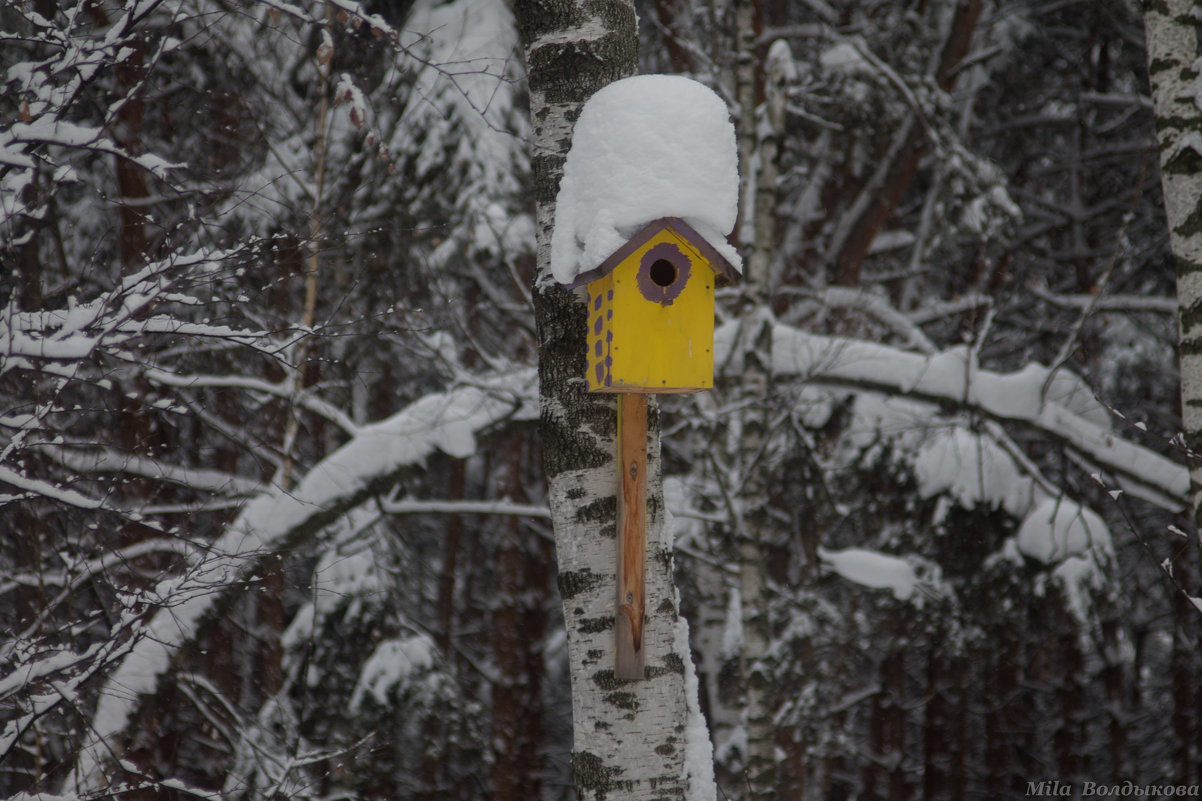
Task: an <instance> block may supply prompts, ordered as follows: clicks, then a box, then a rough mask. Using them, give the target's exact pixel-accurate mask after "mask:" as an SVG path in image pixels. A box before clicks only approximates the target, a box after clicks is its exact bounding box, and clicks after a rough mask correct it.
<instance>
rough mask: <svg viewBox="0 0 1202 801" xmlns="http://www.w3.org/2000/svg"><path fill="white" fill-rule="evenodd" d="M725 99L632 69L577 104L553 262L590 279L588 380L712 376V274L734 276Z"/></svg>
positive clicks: (666, 386)
mask: <svg viewBox="0 0 1202 801" xmlns="http://www.w3.org/2000/svg"><path fill="white" fill-rule="evenodd" d="M738 198H739V174H738V155H737V148H736V145H735V134H734V126H733V125H731V122H730V118H729V113H728V111H727V108H726V104H725V103H724V102H723V101H722V99H721V98H719V97H718V96H717V95H716V94H714V92H713V91H711V90H710V89H709V88H707V87H706V86H704V85H703V84H700V83H698V82H696V81H693V80H691V79H688V78H683V77H680V76H672V75H641V76H636V77H633V78H627V79H625V80H621V81H617V82H615V83H612V84H609V85H608V86H606V87H605V88H603V89H601V90H600V91H599V92H597V93H596V94H595V95H593V97H592V98H591V99H590V100H589V101H588V102H587V103H586V104H585V106H584V108H583V110H582V111H581V114H580V118H579V120H578V121H577V123H576V127H575V130H574V133H573V137H572V147H571V150H570V151H569V152H568V156H567V160H566V162H565V164H564V174H563V180H562V181H561V183H560V189H559V196H558V199H557V201H556V219H555V229H554V231H553V233H552V237H551V271H552V274H553V276H554V277H555V279H556V280H557V281H559V282H560V283H562V284H565V285H567V286H572V287H575V286H582V285H586V286H587V287H588V291H589V370H588V381H589V388H590V389H591V390H593V391H600V392H606V391H608V392H657V393H661V392H693V391H696V390H699V389H708V388H709V387H710V386H712V384H713V326H714V286H715V284H716V283H717V282H734V281H738V280H739V278H740V269H741V266H742V265H741V261H740V259H739V255H738V252H737V251H736V250H735V249H734V248H733V247H732V246H731V245H730V244H729V243H728V242H727V241H726V234H727V233H729V232H730V231H731V230H732V229H733V228H734V225H735V218H736V216H737V213H738Z"/></svg>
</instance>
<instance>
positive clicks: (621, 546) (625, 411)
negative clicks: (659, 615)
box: [614, 393, 647, 679]
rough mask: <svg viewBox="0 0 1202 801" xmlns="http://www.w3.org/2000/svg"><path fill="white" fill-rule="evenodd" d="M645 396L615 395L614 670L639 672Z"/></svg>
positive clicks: (622, 674) (624, 675)
mask: <svg viewBox="0 0 1202 801" xmlns="http://www.w3.org/2000/svg"><path fill="white" fill-rule="evenodd" d="M646 559H647V396H646V395H642V394H635V393H630V394H626V393H623V394H621V395H619V396H618V576H617V615H616V619H615V621H614V633H615V636H616V643H615V645H616V648H615V656H614V675H615V676H616V677H618V678H619V679H641V678H643V623H644V620H645V618H646V611H647V592H646V587H645V583H644V580H643V577H644V573H645V571H646Z"/></svg>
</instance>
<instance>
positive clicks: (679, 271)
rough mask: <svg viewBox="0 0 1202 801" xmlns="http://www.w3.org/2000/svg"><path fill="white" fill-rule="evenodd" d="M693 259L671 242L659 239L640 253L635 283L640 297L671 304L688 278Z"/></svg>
mask: <svg viewBox="0 0 1202 801" xmlns="http://www.w3.org/2000/svg"><path fill="white" fill-rule="evenodd" d="M692 267H693V262H692V260H691V259H690V258H689V257H688V256H687V255H685V253H684V251H682V250H681V249H680V248H679V247H677V246H676V245H675V244H673V243H671V242H661V243H660V244H658V245H656V246H655V247H653V248H651V249H650V250H648V251H647V252H646V253H645V254H643V258H642V259H641V260H640V264H639V271H638V277H637V280H638V287H639V292H640V293H642V295H643V297H644V298H646V299H647V300H649V301H651V302H652V303H658V304H660V305H661V306H670V305H672V301H674V300H676V298H678V297H679V296H680V293H681V292H683V291H684V287H685V284H687V283H688V282H689V276H690V274H691V273H692V271H693V270H692Z"/></svg>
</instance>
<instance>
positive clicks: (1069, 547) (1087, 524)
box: [1015, 498, 1110, 564]
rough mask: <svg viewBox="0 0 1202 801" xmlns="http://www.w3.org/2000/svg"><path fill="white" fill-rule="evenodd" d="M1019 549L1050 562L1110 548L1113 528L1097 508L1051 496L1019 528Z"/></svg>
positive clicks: (1028, 554)
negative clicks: (1109, 527) (1104, 521)
mask: <svg viewBox="0 0 1202 801" xmlns="http://www.w3.org/2000/svg"><path fill="white" fill-rule="evenodd" d="M1015 539H1016V540H1017V544H1018V550H1019V551H1020V552H1021V553H1024V554H1026V555H1027V556H1030V557H1032V558H1033V559H1038V560H1039V561H1041V562H1043V563H1045V564H1048V563H1052V562H1059V561H1062V560H1064V559H1067V558H1068V557H1070V556H1082V555H1084V554H1086V553H1088V552H1089V551H1090V550H1092V549H1096V550H1099V551H1102V552H1109V551H1110V530H1109V529H1108V528H1106V524H1105V523H1103V522H1102V518H1100V517H1098V515H1097V514H1096V513H1094V512H1093V511H1091V510H1089V509H1086V508H1085V507H1083V506H1081V505H1079V504H1077V503H1074V502H1073V501H1071V500H1069V499H1068V498H1049V499H1047V500H1044V501H1042V502H1041V503H1039V504H1038V505H1037V506H1036V507H1035V508H1034V509H1033V510H1032V511H1031V514H1029V515H1027V518H1026V520H1024V521H1023V524H1022V526H1021V527H1020V528H1019V529H1018V534H1017V535H1016V537H1015Z"/></svg>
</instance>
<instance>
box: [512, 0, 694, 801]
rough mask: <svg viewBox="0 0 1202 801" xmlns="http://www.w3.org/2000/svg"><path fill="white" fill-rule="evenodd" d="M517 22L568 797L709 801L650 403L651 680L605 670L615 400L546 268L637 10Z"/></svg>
mask: <svg viewBox="0 0 1202 801" xmlns="http://www.w3.org/2000/svg"><path fill="white" fill-rule="evenodd" d="M516 15H517V20H518V28H519V30H520V32H521V35H522V40H523V44H524V46H525V52H526V64H527V73H528V76H529V84H530V109H531V117H532V121H533V126H534V135H533V147H534V152H533V158H532V163H533V168H534V187H535V194H536V198H537V201H538V218H537V227H538V275H537V277H536V279H535V287H534V300H535V313H536V316H537V321H538V327H539V375H540V405H541V414H542V442H543V453H544V456H543V458H544V463H545V468H546V473H547V481H548V486H549V502H550V507H551V517H552V522H553V525H554V529H555V540H556V549H557V559H558V570H559V587H560V591H561V594H562V596H563V608H564V622H565V625H566V627H567V637H568V658H569V661H570V674H571V682H572V716H573V746H572V749H573V750H572V772H573V779H574V782H575V784H576V791H577V795H578V797H579V798H580V799H582V800H583V801H592V800H593V799H597V800H598V801H599V799H603V798H604V799H607V801H624V800H625V799H630V801H635V800H636V799H637V801H648V799H669V798H689V799H712V798H713V797H714V794H715V788H714V783H713V773H712V756H711V751H710V746H709V740H708V735H707V732H706V730H705V726H704V724H703V723H702V722H701V717H700V712H699V711H698V709H697V703H696V698H695V693H696V687H695V682H693V681H690V680H689V677H691V676H692V661H691V658H690V655H689V653H688V637H687V634H684V631H685V630H686V629H685V627H684V623H683V621H682V620H681V619H680V617H679V612H678V599H677V595H676V590H675V586H674V584H673V581H672V546H671V541H670V537H669V535H668V534H667V532H666V531H665V525H664V505H663V488H662V482H661V474H660V461H659V424H658V423H659V419H658V410H657V408H656V407H655V405H654V404H651V409H650V414H649V419H648V457H649V462H648V487H647V496H648V507H649V508H648V515H647V570H646V587H647V620H646V629H645V634H644V637H645V643H646V645H645V649H646V678H645V679H644V680H641V681H625V680H619V679H616V678H615V677H614V671H613V665H614V612H615V603H614V592H615V590H614V587H615V578H616V576H615V573H616V571H615V568H616V562H617V553H616V541H617V538H616V521H615V516H616V511H617V454H616V406H615V403H614V399H613V397H612V396H606V395H590V394H589V393H588V392H587V391H586V386H585V379H584V376H585V356H586V351H585V340H586V336H585V332H586V329H585V324H586V308H585V305H584V303H583V301H582V298H581V297H580V296H579V295H578V294H577V293H575V292H573V291H570V290H566V289H564V288H563V287H562V286H560V285H559V284H556V283H555V282H554V280H553V279H552V278H551V277H550V269H549V263H550V242H551V231H552V229H553V226H554V214H555V196H556V193H557V192H558V187H559V180H560V177H561V176H562V172H563V162H564V159H565V158H566V156H567V151H568V148H569V146H570V142H571V131H572V125H573V123H574V121H575V119H576V118H577V116H578V114H579V111H580V108H581V106H582V105H583V103H584V101H585V100H586V99H587V98H588V97H589V96H590V95H592V93H593V92H595V91H596V90H598V89H600V88H601V87H602V86H604V85H605V84H607V83H609V82H611V81H613V80H616V79H618V78H622V77H625V76H627V75H630V74H632V73H633V72H634V71H635V67H636V55H637V47H638V40H637V29H636V18H635V12H634V6H633V4H632V3H631V2H629V0H610V1H609V2H588V3H585V2H578V0H544V1H543V2H535V1H534V0H520V1H519V2H518V3H517V7H516ZM686 690H687V692H686Z"/></svg>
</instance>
